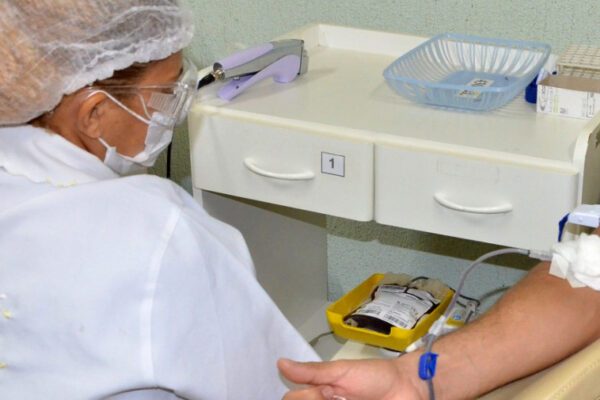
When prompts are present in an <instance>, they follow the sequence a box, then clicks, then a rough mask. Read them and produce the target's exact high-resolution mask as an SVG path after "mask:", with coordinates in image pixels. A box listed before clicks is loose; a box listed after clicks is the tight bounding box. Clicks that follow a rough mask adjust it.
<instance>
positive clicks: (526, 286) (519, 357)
mask: <svg viewBox="0 0 600 400" xmlns="http://www.w3.org/2000/svg"><path fill="white" fill-rule="evenodd" d="M599 337H600V292H596V291H593V290H591V289H588V288H580V289H573V288H571V287H570V285H569V284H568V283H567V281H565V280H563V279H559V278H556V277H553V276H550V275H549V274H548V264H547V263H545V264H540V265H538V266H537V267H536V268H535V269H534V270H533V271H532V272H531V273H529V274H528V276H527V277H526V278H525V279H524V280H523V281H521V282H519V283H518V284H517V285H516V286H515V287H514V288H512V289H511V290H510V291H509V292H508V293H507V294H506V295H505V296H504V297H503V298H502V299H501V300H500V301H499V302H498V304H497V305H496V306H495V307H494V308H493V309H492V310H490V312H489V313H488V314H486V315H485V316H484V317H482V318H481V319H480V320H479V321H476V322H474V323H473V324H471V325H469V326H468V327H465V328H464V329H461V330H460V331H458V332H456V333H454V334H452V335H449V336H448V337H446V338H443V339H441V340H440V341H439V342H437V343H436V344H434V347H433V351H434V352H436V353H439V359H438V369H437V374H436V377H435V380H434V383H435V387H436V393H437V394H438V398H440V399H455V398H473V397H475V396H477V395H479V394H482V393H485V392H487V391H489V390H491V389H493V388H495V387H497V386H500V385H502V384H504V383H507V382H510V381H512V380H514V379H516V378H519V377H521V376H524V375H528V374H531V373H533V372H535V371H537V370H540V369H542V368H544V367H546V366H548V365H551V364H553V363H555V362H557V361H559V360H561V359H563V358H565V357H566V356H568V355H570V354H571V353H573V352H575V351H577V350H579V349H581V348H583V347H585V346H586V345H588V344H589V343H591V342H593V341H594V340H595V339H597V338H599ZM401 360H402V358H400V359H399V362H401ZM407 361H408V360H407Z"/></svg>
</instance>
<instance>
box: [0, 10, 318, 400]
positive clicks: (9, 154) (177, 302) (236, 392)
mask: <svg viewBox="0 0 600 400" xmlns="http://www.w3.org/2000/svg"><path fill="white" fill-rule="evenodd" d="M191 36H192V24H191V22H190V20H189V18H188V17H187V16H186V14H185V13H184V12H183V11H182V10H181V8H180V6H179V5H178V4H177V1H176V0H111V1H106V2H104V1H97V0H52V1H50V0H46V1H41V0H4V1H2V2H0V125H1V126H0V312H1V315H0V398H2V399H15V400H16V399H19V400H33V399H36V400H37V399H49V400H52V399H61V400H70V399H85V400H87V399H103V398H118V399H132V398H136V399H137V398H143V399H171V398H183V399H248V400H253V399H257V400H264V399H279V398H281V396H282V395H283V393H284V392H285V390H286V388H285V385H284V384H283V383H282V381H281V380H280V377H279V375H278V372H277V369H276V366H275V362H276V360H277V358H279V357H282V356H283V357H289V358H294V359H301V360H312V359H315V358H316V355H315V354H314V352H313V351H312V349H311V348H310V347H309V346H308V345H307V344H306V343H305V342H304V341H303V339H302V338H301V337H300V336H299V335H298V333H297V332H296V331H295V330H294V329H293V328H292V327H291V326H290V325H289V324H288V322H287V321H286V320H285V318H284V317H283V316H282V315H281V313H280V312H279V311H278V310H277V308H276V307H275V305H274V304H273V303H272V301H271V300H270V299H269V297H268V296H267V295H266V294H265V292H264V291H263V290H262V289H261V288H260V286H259V285H258V283H257V281H256V279H255V277H254V270H253V266H252V261H251V259H250V255H249V253H248V250H247V248H246V246H245V244H244V241H243V239H242V237H241V236H240V234H239V233H238V232H237V231H236V230H234V229H233V228H231V227H229V226H227V225H225V224H223V223H221V222H219V221H217V220H215V219H213V218H211V217H210V216H208V215H207V214H206V213H205V211H204V210H203V209H202V208H201V207H200V206H199V205H198V204H196V202H195V201H194V200H193V199H192V198H191V197H190V196H189V195H188V194H187V193H186V192H184V191H183V190H181V189H180V188H179V187H177V186H176V185H174V184H172V183H171V182H170V181H167V180H164V179H160V178H157V177H151V176H148V175H140V174H137V173H138V172H141V171H143V170H144V168H146V167H148V166H150V165H152V163H153V162H154V160H155V159H156V157H157V156H158V154H159V153H160V152H161V151H162V150H163V149H164V148H165V147H166V146H167V145H168V143H169V142H170V140H171V135H172V130H173V127H174V126H175V124H176V123H177V122H178V121H181V120H182V119H183V117H184V116H185V112H186V111H187V106H188V105H189V99H190V98H191V96H193V93H194V91H195V84H196V71H195V69H194V68H193V66H192V65H191V63H189V62H187V61H185V60H184V59H183V57H182V54H181V51H180V50H181V49H182V48H183V47H184V46H186V45H187V44H188V42H189V41H190V39H191Z"/></svg>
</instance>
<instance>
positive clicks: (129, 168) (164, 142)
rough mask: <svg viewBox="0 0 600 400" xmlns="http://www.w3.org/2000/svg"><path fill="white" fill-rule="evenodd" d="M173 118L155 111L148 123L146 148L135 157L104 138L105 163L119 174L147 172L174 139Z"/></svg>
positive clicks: (102, 140)
mask: <svg viewBox="0 0 600 400" xmlns="http://www.w3.org/2000/svg"><path fill="white" fill-rule="evenodd" d="M170 126H172V119H171V118H169V117H167V116H165V115H163V114H161V113H159V112H155V113H153V114H152V119H150V121H149V123H148V132H147V133H146V139H145V140H144V149H143V150H142V151H141V152H139V153H138V154H137V155H135V156H134V157H128V156H124V155H122V154H119V153H118V152H117V149H116V147H114V146H110V145H109V144H108V143H106V141H105V140H104V139H102V138H98V140H99V141H100V143H102V145H103V146H104V147H105V148H106V155H105V156H104V164H106V165H107V166H108V167H109V168H111V169H112V170H113V171H115V172H116V173H118V174H119V175H134V174H140V173H144V172H146V168H148V167H151V166H153V165H154V163H155V162H156V160H157V159H158V156H159V155H160V153H162V151H163V150H165V149H166V148H167V147H168V146H169V143H171V140H172V139H173V128H170Z"/></svg>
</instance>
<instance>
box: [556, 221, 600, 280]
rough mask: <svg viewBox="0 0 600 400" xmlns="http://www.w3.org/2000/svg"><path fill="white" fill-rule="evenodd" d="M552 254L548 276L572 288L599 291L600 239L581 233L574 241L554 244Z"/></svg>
mask: <svg viewBox="0 0 600 400" xmlns="http://www.w3.org/2000/svg"><path fill="white" fill-rule="evenodd" d="M552 252H553V256H552V264H551V265H550V274H552V275H555V276H558V277H559V278H563V279H566V280H567V281H569V283H570V284H571V286H572V287H584V286H588V287H590V288H592V289H594V290H600V237H598V236H597V235H586V234H585V233H582V234H581V235H580V236H579V237H578V238H577V239H576V240H572V241H567V242H562V243H557V244H555V245H554V246H553V247H552Z"/></svg>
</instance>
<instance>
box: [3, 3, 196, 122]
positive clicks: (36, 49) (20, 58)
mask: <svg viewBox="0 0 600 400" xmlns="http://www.w3.org/2000/svg"><path fill="white" fill-rule="evenodd" d="M188 15H189V13H186V12H185V11H184V10H182V9H181V8H180V5H179V1H178V0H0V125H13V124H21V123H24V122H27V121H29V120H31V119H33V118H35V117H37V116H39V115H41V114H43V113H44V112H46V111H49V110H51V109H53V108H54V107H55V106H56V105H57V104H58V103H59V102H60V100H61V98H62V96H63V95H65V94H69V93H72V92H74V91H76V90H77V89H80V88H82V87H84V86H86V85H88V84H90V83H92V82H94V81H96V80H101V79H105V78H109V77H111V76H112V75H113V73H114V72H115V71H117V70H121V69H125V68H127V67H129V66H131V65H132V64H134V63H136V62H141V63H143V62H148V61H153V60H159V59H162V58H166V57H168V56H169V55H170V54H172V53H175V52H177V51H179V50H181V49H182V48H183V47H185V46H186V45H187V44H188V43H189V41H190V40H191V38H192V34H193V26H192V23H191V20H190V17H189V16H188Z"/></svg>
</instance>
